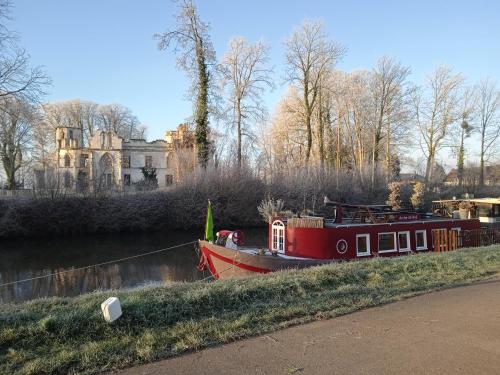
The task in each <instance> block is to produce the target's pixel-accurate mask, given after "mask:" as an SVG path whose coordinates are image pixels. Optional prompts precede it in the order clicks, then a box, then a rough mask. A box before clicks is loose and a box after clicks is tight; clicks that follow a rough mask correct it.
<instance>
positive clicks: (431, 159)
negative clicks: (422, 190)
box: [425, 149, 434, 189]
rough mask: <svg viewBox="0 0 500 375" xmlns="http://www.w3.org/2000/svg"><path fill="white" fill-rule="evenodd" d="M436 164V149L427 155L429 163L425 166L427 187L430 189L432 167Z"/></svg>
mask: <svg viewBox="0 0 500 375" xmlns="http://www.w3.org/2000/svg"><path fill="white" fill-rule="evenodd" d="M433 165H434V149H430V150H429V156H427V164H426V167H425V187H426V189H429V182H430V181H431V178H432V167H433Z"/></svg>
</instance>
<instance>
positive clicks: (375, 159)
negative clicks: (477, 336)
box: [370, 121, 382, 191]
mask: <svg viewBox="0 0 500 375" xmlns="http://www.w3.org/2000/svg"><path fill="white" fill-rule="evenodd" d="M381 129H382V121H379V123H378V126H377V128H376V129H375V132H374V134H373V145H372V147H373V149H372V168H371V179H370V189H371V191H373V190H374V189H375V176H376V173H377V166H378V159H379V152H378V148H379V145H380V140H381V139H382V134H381V131H382V130H381Z"/></svg>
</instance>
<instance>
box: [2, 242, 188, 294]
mask: <svg viewBox="0 0 500 375" xmlns="http://www.w3.org/2000/svg"><path fill="white" fill-rule="evenodd" d="M197 242H198V241H191V242H186V243H183V244H180V245H175V246H171V247H167V248H164V249H159V250H153V251H149V252H147V253H142V254H137V255H131V256H128V257H125V258H119V259H114V260H108V261H106V262H102V263H96V264H92V265H90V266H84V267H78V268H72V269H69V270H64V271H59V272H54V273H50V274H47V275H41V276H36V277H30V278H28V279H22V280H16V281H11V282H8V283H3V284H0V288H1V287H5V286H9V285H15V284H21V283H25V282H28V281H34V280H39V279H44V278H47V277H53V276H59V275H62V274H66V273H70V272H76V271H82V270H86V269H89V268H94V267H100V266H105V265H107V264H112V263H118V262H123V261H126V260H130V259H136V258H140V257H143V256H146V255H152V254H157V253H161V252H163V251H168V250H173V249H177V248H179V247H183V246H187V245H192V244H194V243H197Z"/></svg>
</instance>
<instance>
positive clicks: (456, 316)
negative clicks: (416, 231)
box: [118, 280, 500, 375]
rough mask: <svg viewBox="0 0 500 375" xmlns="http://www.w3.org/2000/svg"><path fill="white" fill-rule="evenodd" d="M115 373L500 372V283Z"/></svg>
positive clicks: (430, 296) (447, 292) (444, 293)
mask: <svg viewBox="0 0 500 375" xmlns="http://www.w3.org/2000/svg"><path fill="white" fill-rule="evenodd" d="M118 374H120V375H160V374H162V375H163V374H217V375H222V374H328V375H331V374H440V375H441V374H443V375H444V374H500V280H493V281H488V282H483V283H479V284H475V285H473V286H468V287H461V288H456V289H449V290H445V291H442V292H436V293H431V294H427V295H423V296H420V297H415V298H411V299H408V300H405V301H401V302H396V303H393V304H389V305H385V306H380V307H375V308H371V309H367V310H363V311H360V312H357V313H354V314H350V315H345V316H342V317H339V318H335V319H331V320H325V321H319V322H314V323H310V324H306V325H302V326H298V327H293V328H289V329H285V330H282V331H278V332H275V333H272V334H269V335H265V336H262V337H256V338H251V339H248V340H243V341H239V342H235V343H231V344H228V345H223V346H219V347H215V348H210V349H206V350H202V351H199V352H195V353H191V354H187V355H184V356H181V357H177V358H173V359H169V360H164V361H160V362H157V363H153V364H149V365H144V366H139V367H134V368H131V369H128V370H125V371H122V372H119V373H118Z"/></svg>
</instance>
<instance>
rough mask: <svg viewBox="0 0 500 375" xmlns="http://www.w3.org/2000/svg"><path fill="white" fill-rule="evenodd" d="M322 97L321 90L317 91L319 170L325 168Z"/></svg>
mask: <svg viewBox="0 0 500 375" xmlns="http://www.w3.org/2000/svg"><path fill="white" fill-rule="evenodd" d="M322 100H323V97H322V92H321V88H320V90H319V96H318V102H319V116H318V117H319V122H318V137H319V164H320V167H321V170H323V168H324V166H325V136H324V131H325V124H324V117H323V102H322Z"/></svg>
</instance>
